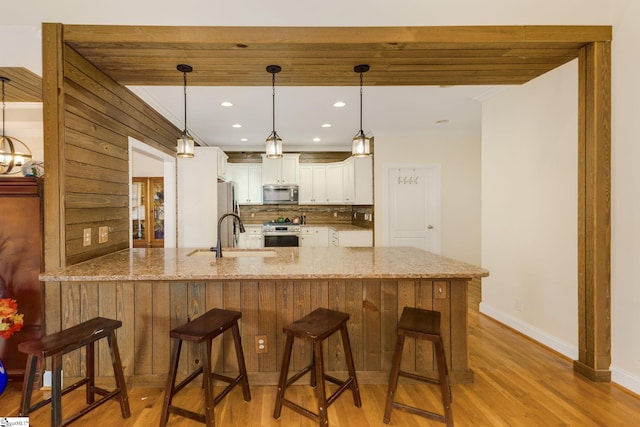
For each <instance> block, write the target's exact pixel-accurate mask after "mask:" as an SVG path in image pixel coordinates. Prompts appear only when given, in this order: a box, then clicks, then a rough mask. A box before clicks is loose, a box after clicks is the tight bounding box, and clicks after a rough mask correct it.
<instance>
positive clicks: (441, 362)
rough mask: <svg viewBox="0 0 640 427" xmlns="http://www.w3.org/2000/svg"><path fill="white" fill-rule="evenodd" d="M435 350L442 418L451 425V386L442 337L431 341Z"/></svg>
mask: <svg viewBox="0 0 640 427" xmlns="http://www.w3.org/2000/svg"><path fill="white" fill-rule="evenodd" d="M433 345H434V347H435V350H436V362H437V363H438V377H439V382H440V393H441V394H442V406H443V407H444V419H445V423H446V424H447V426H449V427H451V426H453V414H452V413H451V388H450V386H449V375H448V372H447V361H446V359H445V355H444V346H443V344H442V338H440V339H439V340H437V341H434V343H433Z"/></svg>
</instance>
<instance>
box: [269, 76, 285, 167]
mask: <svg viewBox="0 0 640 427" xmlns="http://www.w3.org/2000/svg"><path fill="white" fill-rule="evenodd" d="M281 70H282V68H281V67H280V66H279V65H268V66H267V72H269V73H271V96H272V101H271V104H272V105H271V107H272V110H271V111H272V115H271V120H272V126H273V127H272V131H271V133H270V134H269V136H268V137H267V146H266V154H267V158H269V159H278V158H280V157H282V138H280V136H278V133H277V132H276V74H277V73H279V72H280V71H281Z"/></svg>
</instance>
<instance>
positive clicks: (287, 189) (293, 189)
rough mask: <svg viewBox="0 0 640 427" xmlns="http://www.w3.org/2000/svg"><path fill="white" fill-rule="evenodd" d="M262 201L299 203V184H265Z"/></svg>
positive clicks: (280, 203) (274, 203)
mask: <svg viewBox="0 0 640 427" xmlns="http://www.w3.org/2000/svg"><path fill="white" fill-rule="evenodd" d="M262 203H263V204H265V205H297V204H298V186H297V185H273V184H271V185H263V186H262Z"/></svg>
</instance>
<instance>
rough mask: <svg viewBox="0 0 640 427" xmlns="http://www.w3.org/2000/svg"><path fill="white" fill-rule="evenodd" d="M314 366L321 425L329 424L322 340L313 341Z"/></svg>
mask: <svg viewBox="0 0 640 427" xmlns="http://www.w3.org/2000/svg"><path fill="white" fill-rule="evenodd" d="M313 358H314V362H313V366H314V367H315V378H316V399H317V400H318V420H319V421H320V426H326V425H328V424H329V418H328V417H327V392H326V389H325V384H324V360H323V357H322V341H314V342H313Z"/></svg>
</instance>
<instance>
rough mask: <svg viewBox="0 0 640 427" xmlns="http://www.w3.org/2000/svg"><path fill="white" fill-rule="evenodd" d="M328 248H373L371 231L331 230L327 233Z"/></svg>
mask: <svg viewBox="0 0 640 427" xmlns="http://www.w3.org/2000/svg"><path fill="white" fill-rule="evenodd" d="M329 246H336V247H341V248H355V247H370V246H373V231H371V230H343V231H338V230H336V229H335V228H331V229H330V231H329Z"/></svg>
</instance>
